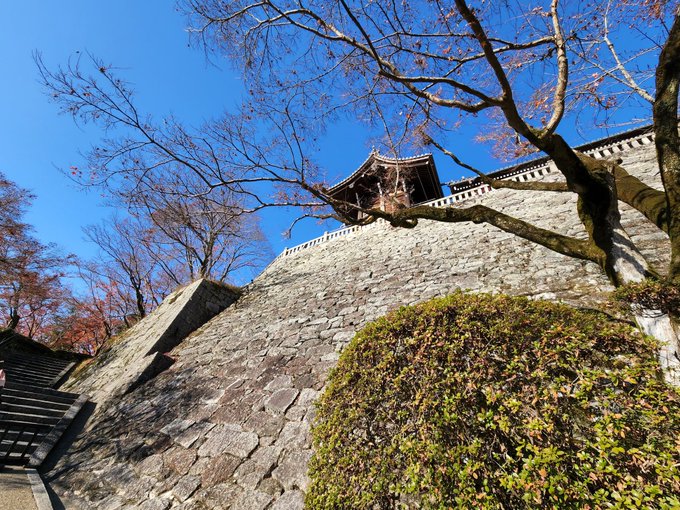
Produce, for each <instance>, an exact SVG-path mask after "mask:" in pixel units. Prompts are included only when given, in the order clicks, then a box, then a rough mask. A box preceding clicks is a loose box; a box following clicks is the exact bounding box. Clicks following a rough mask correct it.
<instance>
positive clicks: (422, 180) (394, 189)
mask: <svg viewBox="0 0 680 510" xmlns="http://www.w3.org/2000/svg"><path fill="white" fill-rule="evenodd" d="M328 194H329V195H330V196H331V197H333V198H334V199H336V200H341V201H343V202H347V203H348V204H352V205H357V206H358V207H361V208H363V209H372V208H379V209H382V210H384V211H388V212H392V211H394V210H396V209H400V208H403V207H411V206H414V205H417V204H421V203H423V202H428V201H430V200H435V199H437V198H442V197H443V196H444V195H443V194H442V186H441V183H440V182H439V175H438V174H437V167H436V166H435V164H434V159H433V158H432V155H431V154H423V155H420V156H414V157H411V158H389V157H387V156H383V155H381V154H380V153H378V152H377V151H375V150H374V151H372V152H371V154H370V155H369V156H368V159H366V161H364V163H363V164H362V165H361V166H360V167H359V168H358V169H357V170H356V171H355V172H354V173H352V174H351V175H350V176H349V177H347V178H346V179H344V180H343V181H341V182H339V183H338V184H336V185H334V186H333V187H332V188H330V189H329V190H328ZM343 212H344V214H345V215H346V216H348V217H350V218H353V219H361V218H362V217H363V216H364V213H363V212H362V211H360V210H358V209H357V208H354V207H352V206H351V205H347V207H346V209H345V210H344V211H343Z"/></svg>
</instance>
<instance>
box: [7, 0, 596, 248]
mask: <svg viewBox="0 0 680 510" xmlns="http://www.w3.org/2000/svg"><path fill="white" fill-rule="evenodd" d="M184 27H185V20H184V18H183V16H182V15H181V13H179V12H177V11H176V10H175V7H174V2H172V1H171V0H166V1H161V0H144V1H139V0H137V1H133V0H116V1H109V2H93V1H91V0H89V1H86V0H63V1H61V2H53V1H44V0H43V1H38V0H21V1H11V0H4V1H0V62H2V65H3V71H2V78H0V119H2V122H0V171H2V172H4V173H5V174H6V175H7V176H8V177H9V178H10V179H11V180H13V181H15V182H17V183H18V184H19V185H21V186H23V187H25V188H29V189H31V190H32V191H33V192H34V194H35V195H36V196H37V198H36V200H35V203H34V206H33V207H32V209H31V211H30V213H29V215H28V217H27V221H28V222H29V223H31V224H33V225H34V226H35V228H36V233H37V235H38V237H39V238H40V239H41V240H42V241H44V242H53V243H57V244H58V245H60V246H61V247H62V249H63V251H64V252H67V253H76V254H77V255H80V256H82V257H86V258H88V257H93V256H94V255H95V253H96V249H95V247H94V246H92V245H91V244H89V243H86V242H85V241H84V240H83V234H82V231H81V229H82V227H83V226H85V225H87V224H92V223H96V222H98V221H99V220H101V219H102V218H104V217H106V216H108V215H109V214H110V213H111V212H112V211H111V210H110V209H107V208H106V207H104V205H103V201H102V197H101V196H99V195H98V194H97V193H95V192H88V193H86V192H83V191H82V190H79V189H77V188H76V187H75V186H74V185H73V184H72V183H71V182H70V181H69V180H68V179H67V178H66V177H65V176H64V175H63V174H62V173H60V172H59V171H58V168H68V167H69V166H72V165H74V166H78V167H83V166H84V165H83V158H82V156H81V152H85V151H87V149H88V147H89V146H90V145H91V144H92V143H95V142H96V141H97V140H98V139H99V137H100V136H101V132H100V131H99V130H98V129H97V128H96V127H95V126H87V125H86V126H80V127H79V126H76V125H75V124H74V122H73V120H72V119H71V118H70V117H67V116H60V115H58V114H57V107H56V105H54V104H52V103H50V102H49V100H48V98H47V97H46V96H45V95H44V92H43V90H42V89H41V86H40V85H39V83H38V80H37V78H38V73H37V69H36V66H35V64H34V62H33V56H32V55H33V52H35V51H39V52H41V53H42V55H43V58H44V60H45V62H46V63H47V65H48V67H49V68H52V69H54V67H55V66H57V65H59V64H65V63H66V62H67V61H68V59H69V58H76V57H77V55H78V53H77V52H80V53H81V54H83V53H85V52H90V53H92V54H93V55H95V56H97V57H99V58H101V59H102V60H104V61H105V62H107V63H110V64H113V66H114V67H118V68H120V72H119V75H120V76H121V77H123V78H124V79H126V80H127V81H129V82H132V83H133V84H134V88H135V90H136V91H137V94H136V95H137V100H138V101H137V104H138V105H140V106H141V107H142V109H143V110H145V111H146V112H149V113H151V114H154V115H156V116H158V117H160V116H163V115H168V114H173V115H175V116H176V117H177V118H179V119H180V120H182V121H183V122H186V123H188V124H193V125H198V124H200V123H201V122H202V121H203V120H204V119H207V118H211V117H213V116H216V115H219V114H220V113H221V112H222V111H224V110H225V109H229V108H231V107H232V106H234V105H236V104H237V103H238V99H239V94H240V93H241V90H242V83H241V80H240V78H239V77H238V76H237V75H235V74H234V73H233V72H232V71H231V70H230V68H229V65H228V62H225V61H219V60H217V61H213V62H212V63H209V62H207V61H206V59H205V56H204V55H203V53H202V52H201V51H200V50H199V49H196V48H192V47H190V46H189V38H188V35H187V33H186V31H185V29H184ZM593 138H594V137H593ZM591 139H592V138H591ZM574 141H576V142H583V141H584V140H583V139H574ZM453 143H455V140H454V141H453ZM464 148H465V149H466V151H467V152H468V154H471V155H473V157H474V159H472V161H475V162H476V163H477V164H480V154H483V150H482V151H480V149H479V148H478V147H474V146H470V145H469V142H466V143H465V147H464ZM369 150H370V146H369V142H367V140H366V139H365V134H364V131H363V130H362V129H360V128H359V129H358V128H357V125H356V123H353V122H351V121H344V122H341V123H339V124H338V125H337V126H336V127H335V128H334V129H333V130H332V131H331V132H329V133H328V135H327V136H326V139H325V141H324V142H323V143H322V145H321V154H320V158H319V159H320V160H321V162H322V163H323V164H325V165H326V167H327V169H328V174H329V176H330V177H331V179H332V178H334V177H337V178H340V177H343V176H345V175H347V174H349V173H350V172H352V171H353V170H355V169H356V168H357V167H358V166H359V165H360V164H361V162H362V161H363V160H364V159H365V158H366V156H367V155H368V152H369ZM464 155H465V154H464ZM436 158H437V163H438V167H439V170H440V175H441V177H442V181H445V180H451V179H456V178H459V177H460V175H461V173H460V172H459V171H458V170H453V171H452V170H451V169H450V166H449V165H447V164H446V162H445V161H443V160H442V158H440V157H438V156H436ZM490 162H491V160H490V159H489V158H486V159H484V160H482V161H481V164H482V165H483V164H484V163H486V164H487V168H491V169H493V168H494V167H495V166H500V165H496V164H494V163H490ZM294 218H295V212H294V211H287V212H286V211H281V210H277V211H270V212H268V213H266V214H265V215H264V216H263V227H264V229H265V232H266V234H267V235H268V237H269V239H270V241H271V244H272V248H273V252H274V253H275V254H278V253H279V252H280V251H281V250H282V249H283V247H284V246H293V245H295V244H299V243H301V242H304V241H306V240H308V239H310V238H313V237H315V236H317V235H321V234H322V233H323V230H324V228H323V227H321V226H319V225H317V224H315V223H314V222H313V221H310V222H306V223H304V224H303V225H302V226H301V227H296V229H295V231H294V232H293V238H292V239H283V238H282V236H281V232H282V231H283V230H285V229H286V228H287V227H288V226H289V224H290V222H291V221H292V220H293V219H294Z"/></svg>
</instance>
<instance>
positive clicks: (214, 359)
mask: <svg viewBox="0 0 680 510" xmlns="http://www.w3.org/2000/svg"><path fill="white" fill-rule="evenodd" d="M623 157H624V160H625V161H626V164H627V165H628V168H630V169H633V170H636V172H637V173H638V174H639V175H641V176H642V177H644V179H646V180H649V181H650V182H651V181H654V179H655V178H656V176H655V171H654V164H653V162H654V155H653V151H652V150H651V147H649V146H648V147H640V148H637V149H632V150H630V151H628V152H626V153H625V154H623ZM549 178H550V177H549ZM478 202H479V203H483V204H485V205H489V206H492V207H496V208H499V209H501V210H503V211H505V212H507V213H510V214H513V215H516V216H519V217H522V218H525V219H528V220H531V221H533V222H535V223H537V224H539V225H541V226H544V227H547V228H552V229H556V230H559V231H561V232H563V233H566V234H570V235H583V232H582V229H581V227H580V225H579V224H578V222H577V221H576V220H575V213H574V205H575V204H574V201H573V199H572V198H571V196H570V195H569V194H561V193H529V194H527V193H518V192H511V191H507V190H504V191H494V192H491V193H488V194H487V195H484V196H483V197H481V198H480V199H479V200H478ZM470 203H471V202H466V203H465V204H464V205H468V204H470ZM624 209H626V210H627V208H624ZM625 225H626V227H627V229H628V230H629V232H630V233H631V234H632V236H633V238H634V240H635V241H636V242H638V243H639V244H641V245H642V246H643V247H644V251H645V254H646V255H647V256H648V257H649V258H650V259H651V260H653V261H654V262H656V263H657V264H658V265H659V267H663V264H664V263H665V262H666V260H667V253H668V246H667V240H666V239H665V238H664V237H665V236H664V235H662V234H659V233H658V232H655V231H654V230H653V229H650V228H649V227H648V226H646V225H645V223H644V221H643V220H642V218H641V217H640V216H639V215H637V214H636V213H633V212H631V211H628V210H627V212H625ZM457 288H463V289H471V290H475V291H487V292H508V293H512V294H522V295H528V296H535V297H543V298H548V299H560V300H564V301H567V302H569V303H572V304H575V305H580V306H597V304H598V302H601V301H602V300H603V299H605V298H606V293H607V292H608V291H610V290H611V288H610V286H609V284H608V282H607V281H606V279H605V278H604V277H603V276H602V275H601V273H600V270H599V268H598V267H596V266H595V265H594V264H591V263H588V262H582V261H576V260H572V259H568V258H566V257H563V256H560V255H557V254H555V253H552V252H550V251H548V250H546V249H544V248H542V247H539V246H535V245H532V244H531V243H529V242H526V241H523V240H521V239H517V238H515V237H513V236H511V235H509V234H505V233H503V232H501V231H498V230H496V229H494V228H491V227H487V226H484V225H470V224H459V225H452V224H442V223H431V222H422V223H421V224H420V225H419V226H418V227H417V228H415V229H413V230H400V229H393V228H391V227H389V226H387V225H385V224H382V225H376V226H372V227H369V228H365V229H363V230H361V231H359V232H355V233H353V234H351V235H348V236H346V237H343V238H340V239H335V240H332V241H329V242H326V243H323V244H320V245H318V246H315V247H312V248H309V249H306V250H303V251H300V252H298V253H295V254H293V255H290V256H287V257H283V258H279V259H278V260H277V261H276V262H275V263H274V264H273V265H272V266H270V267H269V268H268V269H267V270H266V271H265V272H264V273H263V274H262V275H260V276H259V277H258V278H257V279H256V280H255V281H254V282H253V284H252V285H251V286H250V287H249V288H248V290H247V293H246V294H245V295H244V296H243V297H242V298H241V299H240V300H239V301H238V302H237V303H235V304H234V305H232V306H231V307H229V308H228V309H226V310H225V311H224V312H222V313H221V314H220V315H218V316H217V317H215V318H214V319H213V320H212V321H210V322H209V323H207V324H206V325H205V326H203V327H202V328H200V329H199V330H198V331H196V332H195V333H193V334H192V335H191V336H189V338H187V339H186V340H184V341H183V342H182V343H181V344H180V345H179V346H178V347H176V348H175V349H174V350H173V351H172V355H173V356H174V357H175V358H176V359H177V361H176V363H175V364H174V365H173V366H172V367H171V368H170V369H168V370H167V371H166V372H163V373H162V374H160V375H159V376H158V377H156V378H155V379H153V380H152V381H149V382H148V383H146V384H144V385H142V386H141V387H139V388H137V389H136V390H135V391H133V392H132V393H130V394H128V395H125V396H123V397H122V398H120V399H118V400H117V401H116V402H115V403H112V404H111V407H109V408H108V409H107V410H105V412H103V413H102V415H101V416H99V417H98V418H97V420H96V422H95V423H93V424H92V425H91V427H90V429H89V430H88V431H87V432H85V433H83V434H82V435H81V437H80V438H79V439H78V441H77V442H76V443H75V444H74V445H73V447H72V448H71V450H70V452H69V454H68V455H67V456H65V457H64V458H63V459H62V461H61V463H60V464H59V465H57V466H56V467H55V468H54V469H53V470H52V471H51V472H50V473H48V474H47V476H46V480H47V481H48V482H49V483H50V484H51V485H52V487H53V488H54V490H55V491H56V492H57V494H59V495H60V496H61V497H62V498H63V500H64V502H65V504H66V508H106V509H114V510H115V509H118V508H124V509H132V508H135V509H136V508H142V509H159V510H164V509H166V508H177V509H185V510H186V509H204V508H209V509H227V508H233V509H238V510H248V509H262V510H264V509H279V510H281V509H286V510H290V509H296V508H301V507H302V501H303V493H304V490H305V488H306V486H307V478H306V467H307V461H308V460H309V458H310V456H311V453H312V452H311V449H310V448H311V445H310V438H309V429H310V422H311V420H312V418H313V414H314V410H313V401H314V400H315V398H316V397H317V395H318V392H319V391H320V390H321V389H322V387H323V385H324V382H325V380H326V377H327V374H328V371H329V369H330V368H331V367H332V366H334V364H335V362H336V360H337V358H338V355H339V352H340V351H341V349H342V347H343V346H344V345H346V343H347V342H348V340H349V339H350V338H351V337H352V335H353V334H354V333H355V332H356V331H357V329H359V328H360V327H362V326H363V325H365V324H366V323H367V322H368V321H371V320H373V319H375V318H377V317H379V316H381V315H383V314H384V313H385V312H387V311H388V310H390V309H393V308H395V307H398V306H401V305H407V304H411V303H416V302H419V301H423V300H426V299H428V298H431V297H434V296H441V295H445V294H447V293H450V292H452V291H453V290H454V289H457Z"/></svg>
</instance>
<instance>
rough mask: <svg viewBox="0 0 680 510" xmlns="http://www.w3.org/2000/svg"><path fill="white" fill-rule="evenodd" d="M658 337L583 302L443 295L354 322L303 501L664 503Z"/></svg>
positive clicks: (671, 439) (678, 438) (667, 434)
mask: <svg viewBox="0 0 680 510" xmlns="http://www.w3.org/2000/svg"><path fill="white" fill-rule="evenodd" d="M655 351H656V345H655V344H654V343H653V342H652V341H651V340H650V339H648V338H646V337H643V336H642V335H640V334H639V333H638V332H637V331H635V330H633V329H632V328H630V326H628V325H626V324H624V323H621V322H616V321H614V320H612V319H611V318H609V317H608V316H605V315H603V314H599V313H597V312H594V311H579V310H575V309H572V308H569V307H566V306H562V305H557V304H553V303H548V302H542V301H530V300H527V299H522V298H511V297H507V296H495V297H492V296H488V295H466V294H463V293H457V294H454V295H452V296H450V297H448V298H445V299H439V300H435V301H430V302H428V303H425V304H422V305H419V306H415V307H409V308H402V309H400V310H399V311H397V312H395V313H392V314H390V315H388V316H387V317H385V318H382V319H380V320H378V321H376V322H375V323H373V324H370V325H369V326H367V327H366V328H365V329H363V330H362V331H361V332H359V333H358V334H357V335H356V337H355V338H354V340H353V341H352V342H351V343H350V345H349V346H348V348H347V349H346V350H345V352H344V353H343V355H342V356H341V358H340V361H339V363H338V366H337V368H336V369H335V370H334V371H333V373H332V375H331V378H330V381H329V385H328V388H327V390H326V392H325V393H324V395H323V396H322V397H321V399H320V402H319V409H318V411H319V412H318V417H317V422H316V424H315V427H314V432H313V434H314V445H315V449H316V451H315V455H314V457H313V459H312V461H311V464H310V476H311V479H312V483H311V486H310V489H309V491H308V494H307V497H306V504H307V507H308V508H314V509H317V508H334V509H335V508H337V509H340V508H342V509H345V508H346V509H374V508H442V509H444V508H465V509H467V508H485V509H496V508H498V509H501V508H504V509H508V508H512V509H521V508H559V509H563V508H591V509H594V508H677V507H680V499H678V494H680V467H679V466H680V453H679V452H680V404H679V399H678V395H677V394H676V393H675V392H673V391H672V390H671V389H669V388H668V387H667V386H665V384H664V383H663V382H662V379H661V377H660V376H659V369H658V366H657V362H656V353H655Z"/></svg>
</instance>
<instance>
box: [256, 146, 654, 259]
mask: <svg viewBox="0 0 680 510" xmlns="http://www.w3.org/2000/svg"><path fill="white" fill-rule="evenodd" d="M651 143H654V135H653V134H652V133H646V134H643V135H638V136H635V137H633V138H629V139H624V140H619V141H617V142H615V143H612V144H609V145H603V146H602V147H598V148H596V149H591V150H588V151H585V152H586V154H588V155H590V156H592V157H594V158H596V159H602V158H607V157H609V156H611V155H613V154H616V153H618V152H623V151H626V150H629V149H632V148H635V147H640V146H643V145H649V144H651ZM552 171H553V168H552V167H551V164H550V163H543V164H538V165H535V166H531V167H528V168H522V169H521V170H518V171H517V172H516V173H511V174H509V175H507V176H505V177H504V179H512V180H513V181H517V182H520V181H530V180H533V179H538V178H540V177H543V176H545V175H547V174H549V173H551V172H552ZM490 191H493V188H492V187H491V186H489V185H488V184H481V183H480V184H478V185H477V186H475V187H474V188H469V189H466V190H463V191H459V192H458V193H453V194H451V195H448V196H446V197H443V198H438V199H435V200H430V201H429V202H423V203H422V204H419V205H428V206H431V207H448V206H454V205H456V204H459V203H461V202H466V201H468V200H471V199H475V198H477V197H479V196H481V195H484V194H486V193H488V192H490ZM375 224H376V223H372V224H369V225H366V226H359V225H352V226H350V227H341V228H339V229H337V230H333V231H331V232H324V234H323V235H322V236H320V237H317V238H315V239H311V240H309V241H307V242H304V243H302V244H298V245H297V246H294V247H292V248H285V249H284V250H283V251H282V252H281V253H280V254H279V255H278V256H277V257H276V258H275V259H274V260H272V261H271V263H270V264H269V265H268V266H267V267H269V266H271V265H272V264H273V263H274V262H276V261H277V260H279V259H281V258H284V257H287V256H288V255H292V254H294V253H298V252H300V251H303V250H306V249H307V248H311V247H313V246H318V245H319V244H322V243H325V242H326V241H330V240H332V239H338V238H340V237H345V236H347V235H349V234H351V233H353V232H357V231H358V230H362V229H365V228H369V227H372V226H374V225H375Z"/></svg>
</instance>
